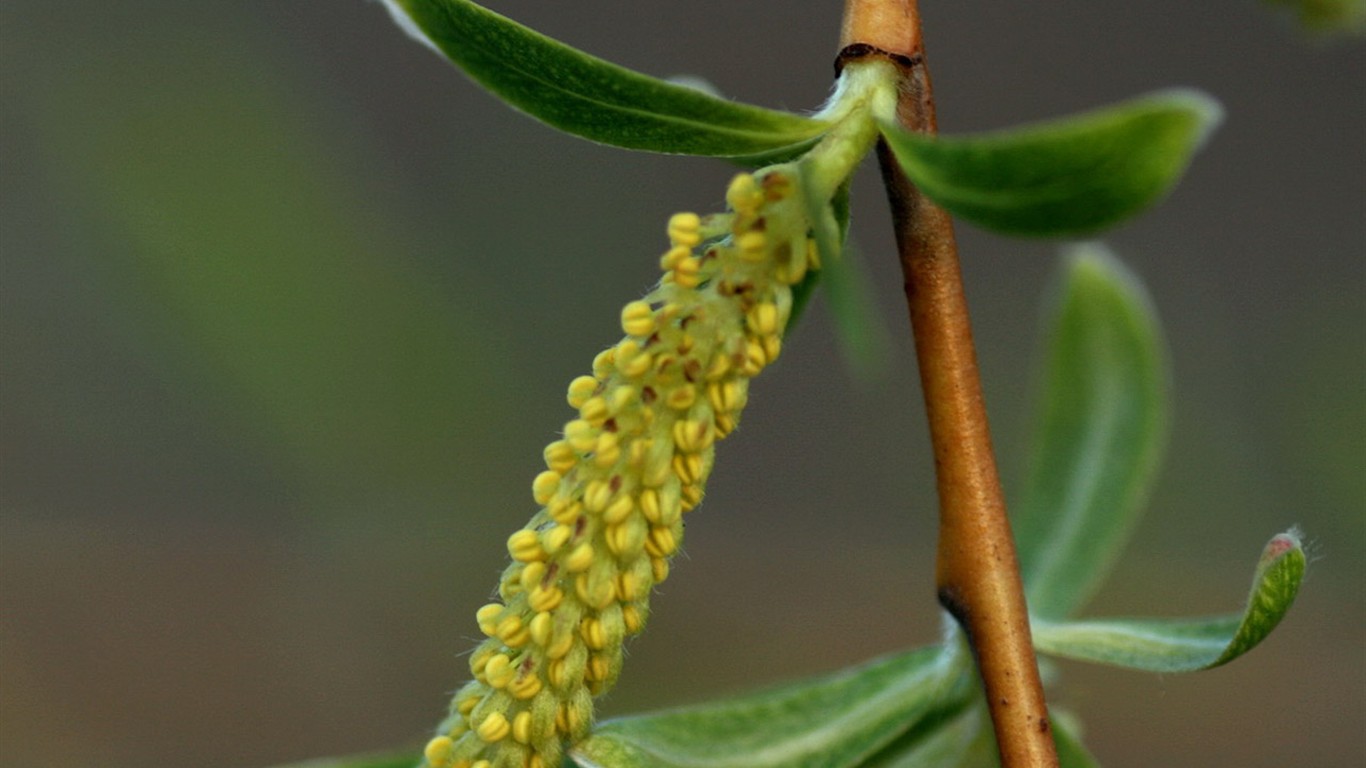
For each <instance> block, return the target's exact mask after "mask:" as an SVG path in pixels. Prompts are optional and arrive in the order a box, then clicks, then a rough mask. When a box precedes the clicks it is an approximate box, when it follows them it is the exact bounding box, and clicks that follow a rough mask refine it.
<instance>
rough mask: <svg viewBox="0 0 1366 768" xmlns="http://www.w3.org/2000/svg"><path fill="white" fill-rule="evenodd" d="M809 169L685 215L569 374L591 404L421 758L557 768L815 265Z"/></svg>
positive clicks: (742, 183) (516, 540) (574, 391)
mask: <svg viewBox="0 0 1366 768" xmlns="http://www.w3.org/2000/svg"><path fill="white" fill-rule="evenodd" d="M797 184H798V177H797V175H796V173H795V172H794V171H793V170H792V169H790V168H786V167H781V166H779V167H775V168H771V169H768V170H766V171H762V172H760V173H758V174H754V175H751V174H740V175H738V176H736V177H735V179H734V180H732V181H731V183H730V185H729V187H728V188H727V191H726V202H727V204H728V205H729V207H730V212H728V213H726V214H718V215H715V216H707V217H705V218H704V217H699V216H697V215H696V214H691V213H680V214H676V215H675V216H673V217H672V218H670V220H669V223H668V226H667V234H668V238H669V247H668V250H667V251H666V252H665V253H664V255H663V256H662V257H661V258H660V262H659V264H660V269H661V271H662V272H663V273H664V274H663V277H662V279H661V280H660V283H659V285H658V286H657V287H656V288H655V289H654V290H653V291H652V292H650V293H649V294H648V295H646V296H645V297H644V298H642V299H640V300H637V301H632V302H629V303H627V304H626V306H625V307H624V308H623V309H622V310H621V315H620V323H621V330H622V332H623V333H624V334H625V338H624V339H622V340H621V341H619V342H618V343H617V344H615V345H614V346H612V347H610V348H608V349H606V350H604V351H603V352H601V353H599V354H598V355H597V357H596V358H595V359H594V360H593V364H592V375H585V376H580V377H578V378H576V379H574V380H573V381H572V382H570V384H569V388H568V390H567V392H566V400H567V401H568V403H569V405H570V407H572V408H574V409H575V410H576V411H577V415H576V417H575V418H573V419H572V420H570V421H568V422H567V423H566V424H565V425H564V433H563V438H562V439H559V440H555V441H553V442H551V443H550V444H549V445H547V446H546V448H545V451H544V456H543V458H544V460H545V467H546V469H545V470H544V471H542V472H541V473H540V474H538V475H536V476H535V478H534V479H533V480H532V483H531V494H532V497H533V499H534V500H535V502H536V503H537V504H538V505H540V506H541V507H542V510H541V511H540V512H538V513H537V515H536V516H535V517H534V518H533V519H532V521H531V523H529V524H528V525H527V526H526V527H524V528H523V529H522V530H519V531H517V532H516V533H514V534H512V536H510V537H509V538H508V540H507V549H508V554H509V555H510V556H511V557H512V560H513V562H512V564H511V565H510V566H509V567H508V568H507V570H506V571H505V572H504V575H503V579H502V582H501V583H500V584H499V587H498V595H499V596H500V598H501V600H500V602H493V603H489V604H488V605H485V606H484V607H482V608H480V609H479V610H478V612H477V613H476V615H475V621H476V623H477V624H478V626H479V629H480V631H481V632H483V634H484V635H485V636H486V638H487V639H486V640H484V642H483V643H482V644H481V645H480V646H479V647H478V648H477V649H476V650H475V651H474V653H473V654H471V656H470V661H469V666H470V673H471V674H472V675H473V676H474V680H473V681H471V682H470V683H469V684H467V685H466V686H465V687H463V688H461V689H460V692H459V693H457V694H456V696H455V699H454V701H453V702H452V705H451V711H450V715H449V717H448V718H447V721H446V723H445V724H443V726H442V727H441V729H440V731H439V733H438V734H437V736H436V737H435V738H433V739H432V740H431V741H430V742H428V744H427V747H426V749H425V750H424V752H423V755H424V758H423V759H424V761H425V762H424V768H559V766H560V765H561V763H562V761H563V755H564V748H565V742H567V741H571V742H572V741H574V740H576V739H580V738H583V736H584V735H586V734H587V732H588V729H589V727H590V725H591V723H592V714H593V709H592V697H593V696H596V695H598V694H601V693H603V692H605V691H607V690H608V689H609V688H611V686H612V684H613V683H614V682H615V681H616V679H617V676H618V675H619V674H620V672H621V665H622V657H623V654H622V643H623V641H624V639H625V638H626V637H628V636H630V635H634V634H636V633H638V632H640V631H641V630H642V629H643V627H644V625H645V620H646V617H647V616H648V615H649V597H650V592H651V590H652V589H653V587H654V586H655V585H656V584H659V583H660V582H662V581H664V580H665V579H666V578H668V576H669V561H670V558H671V557H672V556H673V555H674V554H675V553H676V552H677V551H678V549H679V547H680V546H681V544H682V538H683V515H684V513H685V512H686V511H688V510H691V509H693V508H695V507H696V506H697V505H698V504H700V503H701V501H702V496H703V494H704V492H705V487H706V482H707V477H708V476H709V475H710V473H711V467H712V461H713V457H714V455H715V451H716V446H715V443H716V441H717V440H720V439H721V438H724V437H725V436H726V435H728V434H729V433H730V432H732V431H733V430H734V429H735V427H736V425H737V424H738V423H739V418H740V412H741V410H742V409H743V408H744V406H745V403H746V401H747V400H748V393H749V379H750V378H752V377H753V376H755V375H757V374H758V373H759V372H760V371H762V370H763V369H764V368H765V367H767V366H769V365H771V364H773V362H774V361H775V360H776V359H777V357H778V355H779V353H780V351H781V349H782V334H783V331H784V329H785V326H786V324H787V318H788V316H789V314H790V312H791V307H792V291H791V286H792V285H793V284H794V283H796V282H797V281H799V280H801V279H802V276H803V275H805V274H806V273H807V271H808V270H810V269H814V268H817V264H816V262H815V259H816V253H815V248H814V245H813V244H812V242H811V240H810V238H809V231H808V230H809V226H808V224H807V222H806V214H805V205H804V204H803V202H802V200H801V199H800V195H799V189H798V186H797Z"/></svg>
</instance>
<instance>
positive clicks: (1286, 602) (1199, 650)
mask: <svg viewBox="0 0 1366 768" xmlns="http://www.w3.org/2000/svg"><path fill="white" fill-rule="evenodd" d="M1304 568H1305V556H1304V550H1303V548H1302V547H1301V545H1300V540H1299V536H1298V534H1297V533H1296V532H1295V531H1293V530H1292V531H1289V532H1287V533H1283V534H1279V535H1277V536H1275V537H1273V538H1272V539H1271V542H1270V543H1268V544H1267V546H1266V549H1265V551H1264V552H1263V555H1262V561H1261V563H1259V565H1258V567H1257V573H1256V576H1255V577H1254V579H1253V584H1252V591H1251V594H1250V595H1249V596H1248V601H1247V607H1246V609H1245V610H1244V612H1243V614H1242V615H1230V616H1221V617H1215V618H1207V619H1185V620H1161V619H1098V620H1091V621H1065V622H1047V621H1036V622H1034V644H1035V646H1036V647H1037V648H1038V650H1039V651H1041V652H1043V653H1049V654H1053V655H1056V656H1064V657H1067V658H1071V659H1078V660H1081V661H1092V662H1097V663H1101V664H1111V665H1114V666H1120V667H1128V668H1130V669H1138V670H1143V671H1147V672H1192V671H1195V670H1199V669H1209V668H1211V667H1217V666H1219V665H1221V664H1227V663H1228V662H1230V661H1232V660H1234V659H1236V658H1238V657H1239V656H1241V655H1243V654H1244V653H1247V652H1248V651H1250V650H1252V648H1253V647H1255V646H1256V645H1257V644H1258V643H1260V642H1261V641H1262V640H1263V639H1265V638H1266V636H1267V635H1269V634H1271V630H1273V629H1275V628H1276V625H1277V624H1279V623H1280V621H1281V619H1282V618H1284V616H1285V614H1286V612H1287V611H1289V610H1290V606H1291V604H1292V603H1294V602H1295V595H1296V594H1297V593H1298V592H1299V588H1300V582H1301V580H1302V579H1303V577H1304Z"/></svg>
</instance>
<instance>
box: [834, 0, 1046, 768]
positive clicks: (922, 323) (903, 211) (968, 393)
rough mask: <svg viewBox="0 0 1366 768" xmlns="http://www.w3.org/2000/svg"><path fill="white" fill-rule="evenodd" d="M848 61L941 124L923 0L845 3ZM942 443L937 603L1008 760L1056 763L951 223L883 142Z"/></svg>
mask: <svg viewBox="0 0 1366 768" xmlns="http://www.w3.org/2000/svg"><path fill="white" fill-rule="evenodd" d="M841 44H842V50H841V53H840V59H839V66H843V65H845V64H847V63H849V62H851V61H854V60H857V59H860V58H864V57H869V56H876V57H883V58H886V59H888V60H890V61H892V63H893V64H895V65H896V66H897V67H898V70H899V72H900V81H899V83H898V92H899V96H898V102H897V118H898V120H899V121H900V122H901V124H902V126H903V127H905V128H907V129H909V130H912V131H920V132H925V133H934V132H935V131H936V125H935V115H934V99H933V91H932V89H931V86H930V76H929V70H928V69H927V67H926V65H925V57H924V50H923V46H922V43H921V32H920V14H919V10H918V8H917V5H916V0H846V5H845V16H844V24H843V30H842V35H841ZM878 159H879V160H880V162H881V166H882V174H883V181H884V184H885V185H886V188H887V196H888V199H889V201H890V203H891V207H892V216H893V221H894V225H895V227H896V239H897V248H898V251H899V252H900V256H901V267H902V273H903V275H904V279H905V289H906V301H907V303H908V305H909V308H910V317H911V329H912V332H913V334H914V336H915V348H916V357H917V359H918V361H919V365H920V380H921V386H922V389H923V390H924V396H925V409H926V412H927V415H928V418H929V426H930V440H931V442H932V444H933V448H934V461H935V474H936V478H937V484H938V491H939V545H938V546H939V549H938V565H937V569H936V571H937V572H936V579H937V585H938V590H939V601H940V603H941V604H943V606H944V607H945V609H947V610H948V611H949V612H950V613H951V614H952V615H953V616H954V617H955V618H956V619H957V620H958V623H959V624H960V625H961V626H962V627H963V628H964V630H965V631H966V633H967V637H968V642H969V643H970V644H971V646H972V649H973V653H974V655H975V657H976V659H977V667H978V670H979V671H980V673H981V676H982V684H983V687H984V688H985V690H986V699H987V705H988V707H989V709H990V712H991V718H992V723H993V725H994V727H995V731H996V741H997V745H998V747H999V749H1000V754H1001V764H1002V765H1003V766H1004V768H1036V767H1037V768H1049V767H1051V766H1057V765H1058V759H1057V755H1056V752H1055V749H1054V746H1053V738H1052V733H1051V732H1050V731H1051V729H1050V726H1049V721H1048V710H1047V706H1046V704H1045V703H1044V695H1043V684H1042V682H1041V681H1040V679H1039V671H1038V665H1037V662H1036V660H1035V657H1034V647H1033V644H1032V642H1031V639H1030V632H1029V615H1028V612H1027V610H1026V608H1025V598H1024V589H1023V586H1022V584H1021V582H1020V569H1019V563H1018V561H1017V560H1016V556H1015V545H1014V542H1013V541H1012V539H1011V535H1010V522H1009V520H1008V519H1007V517H1006V509H1005V501H1004V498H1003V496H1002V494H1001V484H1000V480H999V479H998V477H997V473H996V462H995V459H994V457H993V454H992V448H991V434H990V430H989V428H988V425H987V415H986V408H985V406H984V404H983V400H982V386H981V380H980V377H979V375H978V371H977V359H976V353H975V351H974V349H973V343H972V328H971V322H970V320H969V317H968V308H967V300H966V298H965V296H964V293H963V283H962V275H961V273H960V271H959V267H958V251H957V246H956V245H955V243H954V235H953V223H952V221H951V220H950V219H949V215H948V214H947V213H946V212H945V211H944V210H943V209H941V208H940V207H939V206H937V205H935V204H934V203H932V202H930V200H929V199H927V198H925V197H924V196H922V195H921V194H920V193H919V192H918V191H917V190H916V189H915V187H914V186H912V184H911V183H910V181H909V180H908V179H907V178H906V176H905V175H904V174H903V173H902V171H901V168H900V166H899V165H898V164H897V162H896V160H895V158H893V157H892V155H891V152H890V150H888V149H887V147H886V146H885V144H879V146H878Z"/></svg>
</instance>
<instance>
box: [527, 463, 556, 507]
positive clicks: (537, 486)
mask: <svg viewBox="0 0 1366 768" xmlns="http://www.w3.org/2000/svg"><path fill="white" fill-rule="evenodd" d="M563 479H564V476H563V475H561V474H560V473H559V472H556V471H555V470H553V469H547V470H546V471H544V472H542V473H541V474H539V475H537V476H536V479H535V480H532V481H531V496H532V498H533V499H535V500H536V503H537V504H540V505H542V506H544V505H546V504H549V503H550V499H551V498H552V497H553V496H554V495H555V491H557V490H559V487H560V481H561V480H563Z"/></svg>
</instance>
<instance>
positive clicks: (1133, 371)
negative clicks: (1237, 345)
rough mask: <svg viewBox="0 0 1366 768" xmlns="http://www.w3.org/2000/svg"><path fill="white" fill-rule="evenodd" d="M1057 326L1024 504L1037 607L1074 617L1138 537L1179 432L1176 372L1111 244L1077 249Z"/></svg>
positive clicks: (1028, 568) (1022, 535) (1051, 334)
mask: <svg viewBox="0 0 1366 768" xmlns="http://www.w3.org/2000/svg"><path fill="white" fill-rule="evenodd" d="M1056 304H1057V309H1056V311H1055V312H1054V314H1053V316H1052V319H1051V321H1050V324H1049V327H1048V329H1047V338H1048V344H1049V349H1048V350H1047V356H1048V357H1047V362H1046V364H1045V371H1044V378H1043V387H1042V389H1041V397H1040V402H1039V405H1038V406H1037V413H1038V415H1037V416H1036V419H1037V420H1038V424H1037V426H1036V428H1035V436H1034V438H1033V439H1034V445H1033V446H1032V453H1031V458H1030V461H1031V462H1032V465H1031V467H1030V470H1029V474H1028V475H1027V477H1026V480H1025V485H1024V491H1023V493H1022V494H1021V495H1020V498H1019V499H1018V500H1017V501H1016V503H1015V504H1014V505H1013V515H1014V517H1013V520H1012V525H1013V527H1014V528H1015V531H1016V537H1017V541H1018V542H1019V551H1020V566H1021V573H1022V575H1023V576H1024V580H1025V585H1026V591H1027V594H1028V599H1029V606H1030V610H1031V611H1033V612H1034V613H1035V614H1036V615H1038V616H1041V617H1044V618H1063V617H1065V616H1067V615H1068V614H1070V613H1072V612H1073V611H1075V610H1076V609H1077V608H1079V607H1080V606H1081V605H1082V604H1083V603H1084V602H1085V601H1086V600H1087V599H1088V598H1089V597H1090V596H1091V594H1092V593H1093V592H1094V591H1095V589H1096V588H1097V587H1099V586H1100V584H1101V582H1102V581H1103V580H1104V578H1105V576H1106V575H1107V573H1108V572H1109V570H1110V567H1111V566H1112V565H1113V563H1114V560H1115V559H1116V558H1117V557H1118V555H1119V553H1120V551H1121V550H1122V549H1123V548H1124V545H1125V544H1126V543H1127V541H1128V538H1129V534H1130V532H1131V531H1132V529H1133V524H1134V522H1135V521H1136V520H1137V519H1138V516H1139V512H1140V510H1141V508H1142V505H1143V503H1144V501H1145V499H1146V497H1147V493H1148V488H1149V485H1150V482H1151V480H1152V478H1153V475H1154V474H1155V471H1156V468H1157V464H1158V459H1159V456H1160V454H1161V452H1162V446H1163V444H1164V442H1165V439H1166V433H1167V421H1168V414H1167V396H1166V395H1167V382H1168V371H1167V363H1166V359H1165V354H1164V344H1163V341H1162V336H1161V330H1160V329H1159V327H1158V323H1157V318H1156V315H1155V314H1154V312H1153V310H1152V307H1151V305H1150V304H1149V302H1148V299H1147V296H1146V294H1145V293H1144V291H1143V287H1142V285H1141V284H1140V283H1139V281H1138V279H1137V278H1136V277H1135V276H1134V275H1133V274H1132V273H1130V272H1129V271H1128V270H1127V269H1126V268H1125V267H1124V266H1123V265H1122V264H1120V263H1119V261H1118V260H1116V259H1115V258H1114V257H1112V256H1110V255H1109V254H1108V253H1107V252H1106V251H1105V250H1104V249H1103V248H1102V247H1101V246H1099V245H1086V246H1079V247H1077V248H1075V249H1073V251H1072V253H1071V255H1070V256H1069V258H1068V262H1067V266H1066V270H1065V273H1064V276H1063V280H1062V285H1061V290H1060V291H1059V296H1058V298H1057V301H1056Z"/></svg>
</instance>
